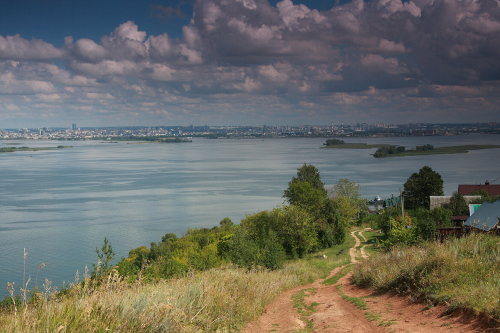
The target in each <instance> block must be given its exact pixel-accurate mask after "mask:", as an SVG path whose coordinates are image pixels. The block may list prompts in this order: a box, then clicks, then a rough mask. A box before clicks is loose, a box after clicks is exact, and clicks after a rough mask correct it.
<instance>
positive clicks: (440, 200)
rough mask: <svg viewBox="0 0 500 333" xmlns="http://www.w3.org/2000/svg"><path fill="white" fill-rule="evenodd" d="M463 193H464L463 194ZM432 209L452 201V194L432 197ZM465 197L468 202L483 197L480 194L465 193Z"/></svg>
mask: <svg viewBox="0 0 500 333" xmlns="http://www.w3.org/2000/svg"><path fill="white" fill-rule="evenodd" d="M462 195H463V194H462ZM429 198H430V202H431V205H430V209H431V210H433V209H434V208H437V207H443V205H444V204H447V203H450V199H451V196H434V195H431V196H430V197H429ZM464 199H465V202H466V203H470V202H471V201H472V200H475V199H481V196H480V195H464Z"/></svg>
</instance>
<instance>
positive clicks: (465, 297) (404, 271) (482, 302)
mask: <svg viewBox="0 0 500 333" xmlns="http://www.w3.org/2000/svg"><path fill="white" fill-rule="evenodd" d="M353 281H354V282H355V283H356V284H358V285H361V286H365V287H370V288H372V289H374V290H376V291H388V290H391V291H397V292H400V293H410V294H412V295H413V296H414V298H424V299H428V300H430V301H433V302H439V303H445V304H448V305H450V306H451V309H452V310H453V309H463V310H468V311H471V312H473V313H474V314H483V315H485V316H486V317H488V318H490V319H492V320H493V321H494V322H496V323H498V322H500V301H499V295H500V239H499V238H498V237H497V236H491V235H484V234H472V235H469V236H467V237H464V238H460V239H455V238H452V239H449V240H447V241H446V242H444V243H436V242H432V243H424V244H421V245H418V246H414V247H395V248H393V249H392V250H391V251H390V252H387V253H383V254H380V255H378V256H373V257H372V258H371V259H370V260H369V261H366V262H363V263H362V264H361V265H359V266H358V267H356V268H355V270H354V276H353Z"/></svg>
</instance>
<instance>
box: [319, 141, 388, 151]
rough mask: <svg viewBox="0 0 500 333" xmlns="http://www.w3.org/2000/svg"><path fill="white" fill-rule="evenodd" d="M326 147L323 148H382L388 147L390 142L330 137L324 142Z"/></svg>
mask: <svg viewBox="0 0 500 333" xmlns="http://www.w3.org/2000/svg"><path fill="white" fill-rule="evenodd" d="M323 145H324V147H321V148H336V149H372V148H382V147H388V146H390V145H389V144H374V145H369V144H366V143H347V142H345V141H344V140H339V139H328V140H326V143H324V144H323Z"/></svg>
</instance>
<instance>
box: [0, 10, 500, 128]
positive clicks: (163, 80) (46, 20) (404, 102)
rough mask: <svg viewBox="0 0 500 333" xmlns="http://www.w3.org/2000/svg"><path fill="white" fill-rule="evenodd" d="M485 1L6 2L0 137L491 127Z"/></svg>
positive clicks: (490, 44)
mask: <svg viewBox="0 0 500 333" xmlns="http://www.w3.org/2000/svg"><path fill="white" fill-rule="evenodd" d="M498 40H500V5H499V2H498V1H497V0H413V1H404V2H402V1H400V0H373V1H370V2H367V1H365V2H363V1H361V0H354V1H347V0H342V1H337V2H335V1H323V0H322V1H312V0H309V1H302V2H299V1H296V0H293V1H290V0H282V1H276V0H275V1H271V2H269V1H266V0H203V1H201V0H189V1H188V0H184V1H162V2H157V1H153V2H147V1H135V0H134V1H132V0H121V1H116V0H109V1H94V0H89V1H63V0H20V1H11V2H7V3H5V4H2V10H1V11H0V128H16V127H66V126H70V124H71V123H77V124H78V125H79V126H128V125H145V126H153V125H190V124H193V125H262V124H267V125H273V124H276V125H278V124H279V125H298V124H313V125H321V124H325V125H328V124H330V123H331V121H334V122H335V123H340V122H341V121H343V122H344V123H357V122H360V123H362V122H367V123H409V122H435V123H437V122H478V121H480V122H489V121H500V119H499V118H500V112H499V111H500V44H499V43H498Z"/></svg>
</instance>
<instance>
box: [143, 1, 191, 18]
mask: <svg viewBox="0 0 500 333" xmlns="http://www.w3.org/2000/svg"><path fill="white" fill-rule="evenodd" d="M149 8H150V12H149V16H150V17H154V18H157V19H160V20H161V21H164V22H168V21H169V19H170V18H171V17H173V16H174V15H175V16H177V17H180V18H186V17H187V15H186V14H184V12H183V11H182V9H181V5H180V4H179V5H177V7H176V8H173V7H172V6H168V7H165V6H162V5H149Z"/></svg>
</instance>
